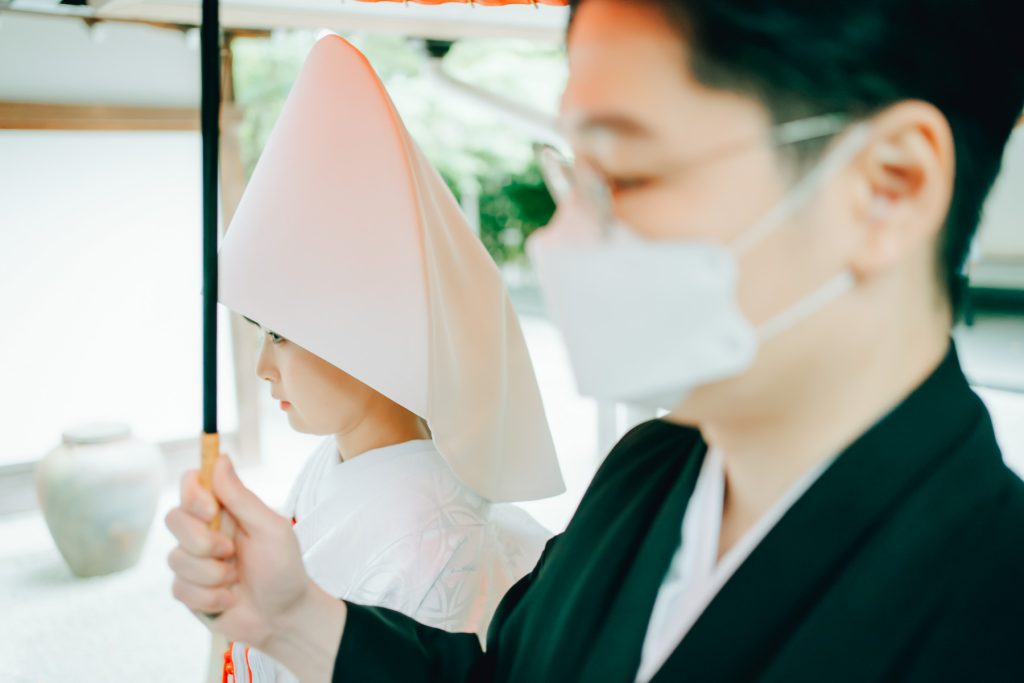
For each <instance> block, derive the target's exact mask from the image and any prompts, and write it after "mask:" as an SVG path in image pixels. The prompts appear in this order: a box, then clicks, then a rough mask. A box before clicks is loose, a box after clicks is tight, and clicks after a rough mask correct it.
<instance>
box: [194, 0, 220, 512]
mask: <svg viewBox="0 0 1024 683" xmlns="http://www.w3.org/2000/svg"><path fill="white" fill-rule="evenodd" d="M200 40H201V43H200V75H201V78H202V81H201V82H202V99H201V121H200V123H201V127H202V134H203V436H202V440H201V444H200V445H201V463H200V468H199V481H200V483H201V484H202V485H203V486H205V487H206V488H207V489H210V488H211V486H212V479H213V466H214V463H215V462H216V461H217V458H218V457H220V439H219V438H218V434H217V232H218V231H217V219H218V214H219V211H218V202H217V198H218V183H217V172H218V163H217V162H218V156H219V144H220V58H221V55H220V12H219V7H218V3H217V0H203V23H202V27H201V29H200ZM219 526H220V515H217V517H216V518H214V520H213V522H212V523H211V527H213V528H218V527H219Z"/></svg>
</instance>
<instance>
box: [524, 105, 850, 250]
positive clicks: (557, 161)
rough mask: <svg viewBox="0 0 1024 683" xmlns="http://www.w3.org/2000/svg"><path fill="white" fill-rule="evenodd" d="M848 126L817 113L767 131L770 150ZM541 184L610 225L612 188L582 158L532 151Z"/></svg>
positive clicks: (729, 149)
mask: <svg viewBox="0 0 1024 683" xmlns="http://www.w3.org/2000/svg"><path fill="white" fill-rule="evenodd" d="M849 123H850V117H849V116H848V115H846V114H821V115H818V116H811V117H808V118H803V119H796V120H793V121H788V122H786V123H782V124H779V125H777V126H775V127H774V128H772V130H771V133H770V135H771V142H772V146H773V147H784V146H786V145H792V144H796V143H799V142H808V141H811V140H817V139H821V138H826V137H831V136H834V135H836V134H838V133H840V132H842V131H843V130H844V129H846V127H847V126H848V125H849ZM752 144H754V141H752V140H745V141H743V142H741V143H736V144H731V145H726V146H724V147H722V148H720V149H717V150H714V151H712V152H709V153H706V154H702V155H700V156H699V157H696V158H694V159H690V160H688V161H686V162H683V163H682V164H680V165H679V166H677V167H676V169H675V170H684V169H686V168H691V167H695V166H700V165H701V164H704V163H707V162H709V161H713V160H715V159H719V158H721V157H723V156H725V155H727V154H730V153H733V152H737V151H740V150H742V149H745V148H747V147H749V146H750V145H752ZM534 152H535V154H536V157H537V163H538V165H539V166H540V170H541V175H542V176H543V178H544V184H545V185H546V186H547V188H548V191H549V192H550V193H551V196H552V197H553V198H554V200H555V203H556V204H562V203H563V202H564V201H567V200H568V199H569V198H570V197H572V198H574V199H575V200H576V201H578V202H580V205H581V208H582V209H583V210H585V211H587V212H588V213H590V214H591V217H592V218H594V219H595V220H596V221H597V223H598V225H599V226H600V228H601V229H602V231H604V232H605V233H607V232H608V231H609V230H610V229H611V226H612V224H613V223H614V206H613V201H612V199H613V197H612V187H611V183H610V182H609V180H608V178H607V177H606V176H605V175H604V174H602V173H601V172H600V171H598V170H597V169H596V168H594V167H593V166H591V165H590V164H589V163H587V162H586V161H584V160H582V159H572V158H570V157H568V156H566V155H565V154H563V153H562V152H561V151H560V150H559V149H558V148H557V147H555V146H553V145H549V144H542V145H537V146H536V147H535V148H534Z"/></svg>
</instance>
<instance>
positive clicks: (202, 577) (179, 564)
mask: <svg viewBox="0 0 1024 683" xmlns="http://www.w3.org/2000/svg"><path fill="white" fill-rule="evenodd" d="M167 564H168V565H169V566H170V567H171V569H173V570H174V574H175V576H177V577H179V578H181V579H184V580H185V581H187V582H189V583H191V584H195V585H197V586H202V587H205V588H217V587H220V586H224V587H227V586H230V585H231V584H233V583H235V582H236V581H237V580H238V571H237V570H236V569H235V565H234V563H231V562H224V561H221V560H213V559H207V558H201V557H195V556H194V555H190V554H188V553H187V552H185V551H184V550H183V549H182V548H181V547H177V548H175V549H174V550H172V551H171V554H170V555H168V556H167Z"/></svg>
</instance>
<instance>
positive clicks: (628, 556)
mask: <svg viewBox="0 0 1024 683" xmlns="http://www.w3.org/2000/svg"><path fill="white" fill-rule="evenodd" d="M1022 419H1024V416H1022ZM705 451H706V446H705V444H704V443H703V441H702V440H701V438H700V435H699V434H698V433H697V432H696V431H694V430H692V429H687V428H684V427H680V426H676V425H672V424H669V423H667V422H664V421H659V420H655V421H652V422H648V423H645V424H643V425H640V426H639V427H637V428H636V429H634V430H633V431H631V432H630V433H629V434H627V435H626V436H625V437H624V438H623V439H622V441H621V442H619V444H618V445H617V446H616V447H615V448H614V449H613V450H612V452H611V453H610V454H609V456H608V458H607V460H606V461H605V463H604V464H603V466H602V467H601V469H600V470H599V471H598V473H597V475H596V476H595V478H594V481H593V482H592V483H591V485H590V487H589V489H588V490H587V493H586V495H585V496H584V498H583V500H582V502H581V503H580V506H579V509H578V510H577V512H576V514H575V516H574V517H573V518H572V521H571V522H570V524H569V526H568V528H567V529H566V530H565V532H563V533H562V534H561V535H560V536H557V537H556V538H554V539H552V540H551V541H550V542H549V544H548V546H547V548H546V550H545V552H544V555H543V557H542V558H541V560H540V562H539V563H538V565H537V567H536V569H535V570H534V571H533V572H532V573H531V574H530V575H529V576H527V577H525V578H524V579H522V580H521V581H520V582H519V583H517V584H516V585H515V586H513V588H512V589H511V590H510V591H509V593H508V594H507V595H506V597H505V599H504V601H503V602H502V603H501V605H500V607H499V608H498V612H497V614H496V615H495V617H494V621H493V622H492V625H491V628H490V632H489V635H488V644H487V651H486V654H485V653H484V652H482V651H481V648H480V645H479V642H478V640H477V638H476V636H475V635H469V634H451V633H446V632H444V631H440V630H436V629H432V628H428V627H426V626H421V625H419V624H417V623H416V622H415V621H413V620H412V619H410V618H408V617H405V616H403V615H401V614H398V613H397V612H393V611H390V610H387V609H382V608H371V607H363V606H359V605H351V609H350V611H349V616H348V622H347V624H346V627H345V633H344V636H343V637H342V641H341V646H340V649H339V652H338V657H337V662H336V665H335V671H334V678H333V680H334V681H336V682H337V683H342V682H345V683H348V682H359V683H362V682H363V681H401V682H402V683H413V682H416V681H524V682H531V683H532V682H536V681H559V682H562V681H598V682H601V683H603V682H606V681H607V682H611V683H632V682H633V681H634V680H635V677H636V672H637V669H638V667H639V664H640V652H641V646H642V644H643V640H644V636H645V634H646V631H647V623H648V620H649V618H650V614H651V610H652V608H653V605H654V601H655V597H656V595H657V592H658V588H659V586H660V585H661V582H662V579H663V577H664V575H665V572H666V570H667V568H668V566H669V563H670V561H671V559H672V557H673V554H674V553H675V551H676V549H677V547H678V543H679V534H680V527H681V524H682V517H683V513H684V511H685V509H686V504H687V501H688V500H689V497H690V494H691V493H692V491H693V488H694V484H695V482H696V479H697V474H698V471H699V469H700V464H701V462H702V459H703V457H704V454H705ZM667 681H687V682H694V683H709V682H717V681H722V682H729V683H736V682H740V681H759V682H764V683H768V682H772V683H793V682H799V681H807V682H811V681H813V682H815V683H818V682H828V683H835V682H840V681H849V682H851V683H853V682H857V683H863V682H865V681H900V682H901V683H936V682H938V681H957V682H974V681H986V682H987V681H1024V483H1022V482H1021V480H1020V479H1019V478H1017V477H1016V476H1015V475H1014V474H1013V473H1012V472H1011V471H1010V470H1008V469H1007V467H1006V466H1005V465H1004V464H1003V461H1002V458H1001V456H1000V452H999V448H998V446H997V445H996V441H995V437H994V435H993V431H992V425H991V422H990V420H989V417H988V414H987V412H986V410H985V407H984V406H983V404H982V402H981V400H980V399H979V398H978V397H977V396H976V395H975V394H974V393H973V392H972V391H971V389H970V388H969V387H968V385H967V382H966V380H965V379H964V376H963V374H962V372H961V370H960V366H959V363H958V361H957V357H956V354H955V351H953V350H952V348H951V350H950V352H949V354H948V355H947V357H946V358H945V360H944V361H943V362H942V364H941V365H940V366H939V367H938V368H937V369H936V371H935V372H934V373H933V374H932V376H931V377H930V378H929V379H927V380H926V381H925V382H924V383H923V384H922V385H921V386H920V387H918V388H917V389H916V390H915V391H914V392H913V393H912V394H911V395H910V396H909V397H908V398H907V399H906V400H904V401H903V402H902V403H901V404H900V405H899V406H898V407H897V408H895V409H894V410H893V411H892V412H891V413H889V415H888V416H886V417H885V418H884V419H882V420H881V421H880V422H879V423H878V424H876V425H875V426H874V427H873V428H872V429H871V430H869V431H868V432H867V433H865V434H863V435H862V436H861V437H860V438H859V439H858V440H857V441H856V442H855V443H854V444H853V445H851V446H850V447H849V448H848V449H847V450H846V451H844V452H843V453H842V454H840V456H839V457H838V458H837V459H836V460H835V462H834V463H833V464H832V465H831V466H830V467H829V468H828V469H827V470H826V471H825V472H824V474H822V475H821V477H820V478H819V479H818V480H817V481H816V482H815V483H814V485H813V486H812V487H811V488H810V489H809V490H808V491H807V492H806V493H805V494H804V495H803V496H802V497H801V498H800V499H799V500H797V501H796V503H795V504H794V505H793V507H792V508H790V509H789V511H788V512H787V513H786V514H785V515H784V516H783V517H782V519H781V520H779V522H778V524H777V525H776V526H775V527H774V528H773V529H772V530H771V531H770V532H769V533H768V535H767V536H766V537H765V538H764V540H763V541H762V542H761V543H760V545H758V546H757V547H756V548H755V549H754V550H753V552H752V553H751V554H750V556H749V557H748V558H747V560H746V561H745V562H743V564H741V565H740V567H739V568H738V569H737V570H736V573H735V574H734V575H733V576H732V578H731V579H730V580H729V581H728V582H727V583H726V584H725V585H724V586H723V587H722V589H721V591H720V592H719V593H718V595H716V596H715V598H714V599H713V600H712V602H711V603H710V604H709V606H708V607H707V609H706V610H705V611H704V613H703V614H702V615H701V616H700V617H699V619H698V620H697V621H696V623H694V625H693V627H692V628H691V630H690V631H689V633H688V634H687V635H686V637H685V638H684V639H683V640H682V641H681V643H680V644H679V645H678V647H677V648H676V650H675V651H674V653H673V654H672V655H671V656H670V657H669V659H668V660H667V661H666V663H665V664H664V666H663V667H662V668H661V670H660V671H659V672H658V674H657V675H656V676H655V677H654V679H653V682H654V683H662V682H667Z"/></svg>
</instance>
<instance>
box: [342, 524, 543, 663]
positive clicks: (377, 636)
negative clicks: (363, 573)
mask: <svg viewBox="0 0 1024 683" xmlns="http://www.w3.org/2000/svg"><path fill="white" fill-rule="evenodd" d="M557 539H558V537H557V536H556V537H555V538H552V539H551V540H550V541H548V544H547V546H546V547H545V548H544V553H543V554H542V555H541V559H540V561H539V562H538V563H537V566H536V568H534V570H533V571H532V572H531V573H530V574H528V575H527V576H524V577H523V578H522V579H520V580H519V581H518V582H517V583H516V584H515V585H513V586H512V588H510V589H509V591H508V593H506V594H505V597H504V598H502V601H501V603H500V604H499V605H498V608H497V610H496V611H495V613H494V618H493V619H492V620H491V625H490V627H489V629H488V633H487V643H488V645H487V651H486V652H484V649H483V648H482V647H481V646H480V639H479V638H478V637H477V636H476V634H475V633H449V632H448V631H445V630H443V629H439V628H434V627H431V626H424V625H423V624H421V623H419V622H418V621H416V620H415V619H413V618H411V617H408V616H406V615H404V614H402V613H400V612H396V611H394V610H390V609H386V608H384V607H367V606H365V605H357V604H353V603H351V602H350V603H348V617H347V618H346V621H345V631H344V633H343V634H342V638H341V645H340V646H339V648H338V657H337V659H336V660H335V663H334V675H333V677H332V678H331V680H332V682H333V683H353V682H361V681H380V682H381V683H387V682H388V681H395V682H396V683H397V682H400V683H427V682H434V681H445V682H446V683H447V682H449V681H453V682H454V681H461V682H464V683H469V682H470V681H474V682H475V681H490V680H493V678H494V670H495V664H496V662H497V657H498V649H499V648H498V643H499V641H500V640H501V634H502V629H503V627H504V624H505V622H506V620H507V618H508V615H509V614H510V613H511V612H512V610H513V609H514V608H515V607H516V605H518V604H519V601H520V600H521V599H522V597H523V595H525V593H526V591H527V590H528V589H529V587H530V585H531V584H532V583H533V581H534V579H535V578H536V576H537V573H538V572H539V571H540V568H541V567H542V566H543V564H544V560H545V558H546V557H547V556H548V554H549V552H550V550H551V548H552V546H553V545H554V542H555V541H556V540H557Z"/></svg>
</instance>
